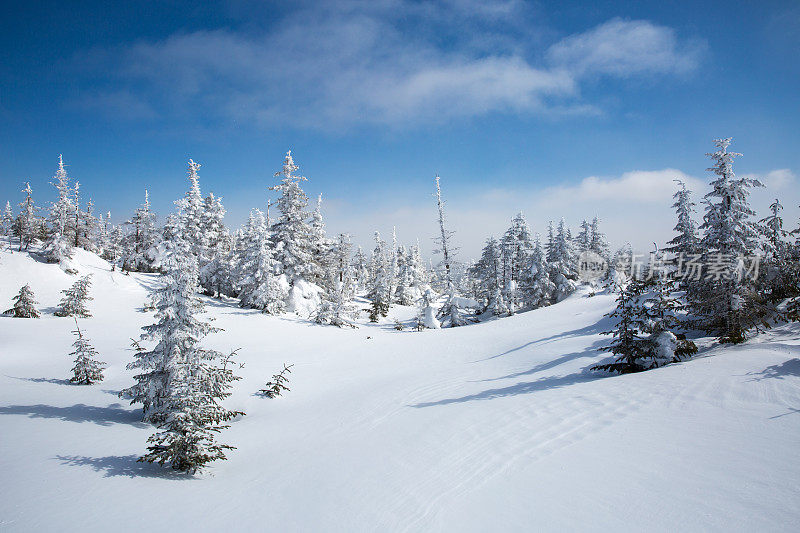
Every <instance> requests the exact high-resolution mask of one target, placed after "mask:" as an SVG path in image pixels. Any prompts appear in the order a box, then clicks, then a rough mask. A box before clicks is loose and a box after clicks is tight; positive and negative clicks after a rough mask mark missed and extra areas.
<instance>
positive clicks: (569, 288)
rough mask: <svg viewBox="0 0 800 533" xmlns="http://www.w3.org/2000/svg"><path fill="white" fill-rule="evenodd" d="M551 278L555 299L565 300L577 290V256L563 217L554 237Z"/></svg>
mask: <svg viewBox="0 0 800 533" xmlns="http://www.w3.org/2000/svg"><path fill="white" fill-rule="evenodd" d="M550 268H551V270H550V279H551V281H552V282H553V285H555V293H554V294H555V300H556V301H557V302H559V301H561V300H563V299H564V298H566V297H567V296H569V295H570V294H572V293H573V292H574V291H575V286H576V280H577V279H578V268H577V256H576V255H575V252H574V250H573V248H572V242H571V239H570V238H569V234H568V231H567V228H566V224H565V223H564V219H563V218H562V219H561V221H560V222H559V224H558V229H557V231H556V234H555V238H554V239H553V245H552V260H551V261H550Z"/></svg>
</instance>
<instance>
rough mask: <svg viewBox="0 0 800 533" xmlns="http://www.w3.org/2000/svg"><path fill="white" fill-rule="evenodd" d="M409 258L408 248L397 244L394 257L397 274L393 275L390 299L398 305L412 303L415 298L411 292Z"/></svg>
mask: <svg viewBox="0 0 800 533" xmlns="http://www.w3.org/2000/svg"><path fill="white" fill-rule="evenodd" d="M410 259H411V258H410V256H409V251H408V249H407V248H406V247H405V246H403V245H400V246H398V247H397V250H396V257H395V264H396V266H397V276H396V277H395V285H394V289H393V293H392V301H394V302H395V303H398V304H400V305H412V304H413V303H414V301H415V300H416V298H414V295H413V293H412V292H411V291H412V287H411V273H410Z"/></svg>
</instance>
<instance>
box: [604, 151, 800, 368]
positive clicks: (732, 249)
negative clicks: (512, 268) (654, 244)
mask: <svg viewBox="0 0 800 533" xmlns="http://www.w3.org/2000/svg"><path fill="white" fill-rule="evenodd" d="M730 143H731V139H730V138H727V139H717V140H715V141H714V144H715V146H716V148H717V150H716V151H715V152H713V153H709V154H707V155H708V157H710V158H711V159H712V161H713V163H714V164H713V165H712V166H711V167H710V168H709V169H707V170H708V171H710V172H712V173H713V175H714V177H713V180H712V181H711V184H710V185H711V191H710V192H709V193H708V194H706V195H705V197H704V204H705V209H704V214H703V218H702V222H701V223H700V224H699V225H698V224H697V223H696V222H695V220H694V214H695V207H696V205H695V203H694V202H693V201H692V195H691V191H689V190H688V189H687V188H686V186H685V184H684V183H682V182H679V189H678V191H677V192H676V193H675V195H674V199H675V203H674V204H673V207H674V208H675V210H676V214H677V224H676V225H675V228H674V230H675V232H676V236H675V237H674V238H673V239H672V240H671V241H670V242H669V243H668V245H667V246H666V247H665V248H664V249H663V250H662V252H660V253H656V254H654V257H651V260H650V261H649V263H648V264H647V265H646V267H645V268H642V269H639V270H636V269H633V270H632V271H631V272H630V274H631V275H630V276H629V278H630V279H629V280H628V281H627V282H625V281H623V282H621V283H620V284H619V286H618V288H619V291H620V293H619V297H618V299H617V302H618V305H617V308H616V309H615V310H614V311H613V312H612V313H611V314H610V315H609V316H611V317H613V318H616V319H617V320H616V327H615V329H614V330H613V331H610V332H608V333H609V334H612V335H613V341H612V343H611V345H610V346H609V347H608V348H607V350H608V351H610V352H611V353H613V354H614V356H615V357H614V360H613V361H612V362H611V363H608V364H604V365H599V366H598V367H597V368H600V369H603V370H614V371H619V372H635V371H640V370H646V369H649V368H653V367H656V366H661V365H663V364H666V363H669V362H672V361H676V360H679V359H680V358H681V357H682V356H684V355H687V354H690V353H693V352H694V351H696V347H694V345H693V344H692V343H691V341H687V340H685V337H683V335H681V333H680V332H681V331H687V330H691V329H699V330H701V331H705V332H706V333H708V334H710V335H714V336H716V337H717V338H718V339H719V340H720V342H729V343H739V342H743V341H744V340H746V339H747V337H748V335H749V334H751V332H756V331H759V330H760V329H762V328H768V327H770V326H771V325H772V324H774V323H776V322H780V321H783V320H800V313H798V310H800V239H798V238H797V237H796V236H798V235H800V227H798V228H796V229H795V230H794V231H791V232H790V231H787V230H785V229H784V223H783V219H782V217H781V211H782V209H783V206H782V205H781V203H780V201H779V200H777V199H776V200H775V201H774V202H773V203H772V205H771V206H770V208H769V209H770V211H769V215H768V216H766V217H765V218H763V219H760V220H756V219H755V216H756V213H755V211H753V209H752V208H751V207H750V204H749V199H748V197H749V195H750V192H751V190H752V189H753V188H754V187H762V186H763V185H762V184H761V183H759V182H758V181H757V180H754V179H750V178H739V177H737V176H736V174H735V173H734V171H733V162H734V158H735V157H737V156H739V155H741V154H738V153H736V152H730V151H728V147H729V146H730ZM676 332H677V335H676Z"/></svg>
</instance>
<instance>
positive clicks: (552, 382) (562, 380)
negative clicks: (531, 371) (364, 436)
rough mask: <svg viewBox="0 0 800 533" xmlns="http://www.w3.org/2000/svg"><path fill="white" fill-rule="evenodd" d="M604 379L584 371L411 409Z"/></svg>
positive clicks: (531, 391)
mask: <svg viewBox="0 0 800 533" xmlns="http://www.w3.org/2000/svg"><path fill="white" fill-rule="evenodd" d="M602 377H604V376H602V375H599V374H595V373H593V372H590V371H588V370H583V371H581V372H574V373H572V374H568V375H566V376H551V377H545V378H541V379H537V380H536V381H527V382H520V383H516V384H514V385H510V386H508V387H501V388H497V389H487V390H485V391H481V392H478V393H475V394H468V395H466V396H461V397H458V398H445V399H444V400H438V401H435V402H422V403H415V404H412V405H411V407H416V408H420V407H433V406H435V405H448V404H451V403H464V402H471V401H473V400H493V399H495V398H505V397H507V396H517V395H519V394H530V393H533V392H539V391H543V390H550V389H560V388H562V387H569V386H570V385H576V384H578V383H586V382H589V381H594V380H596V379H601V378H602Z"/></svg>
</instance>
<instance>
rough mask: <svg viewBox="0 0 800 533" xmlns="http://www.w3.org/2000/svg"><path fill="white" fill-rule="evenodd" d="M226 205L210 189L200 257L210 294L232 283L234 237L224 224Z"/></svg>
mask: <svg viewBox="0 0 800 533" xmlns="http://www.w3.org/2000/svg"><path fill="white" fill-rule="evenodd" d="M224 218H225V207H224V206H223V205H222V199H221V198H217V197H215V196H214V193H209V195H208V196H206V198H205V200H204V201H203V211H202V214H201V219H202V221H201V227H202V231H203V236H202V241H203V242H202V251H201V254H200V256H199V257H198V261H199V268H200V286H201V287H203V291H204V292H205V293H206V294H208V295H209V296H214V295H215V294H216V295H217V296H220V295H221V294H222V293H223V290H224V291H225V292H228V293H229V292H230V290H228V289H227V287H228V286H230V281H231V280H230V266H231V262H230V260H231V258H230V253H231V246H232V241H231V239H230V234H229V233H228V229H227V228H226V227H225V222H224Z"/></svg>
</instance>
